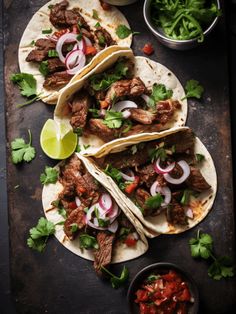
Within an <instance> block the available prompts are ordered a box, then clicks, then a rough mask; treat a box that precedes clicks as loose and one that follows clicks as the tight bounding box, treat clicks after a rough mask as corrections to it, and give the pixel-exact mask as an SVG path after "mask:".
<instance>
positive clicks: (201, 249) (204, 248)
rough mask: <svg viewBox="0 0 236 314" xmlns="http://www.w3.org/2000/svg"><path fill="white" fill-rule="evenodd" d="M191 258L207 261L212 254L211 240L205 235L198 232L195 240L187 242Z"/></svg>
mask: <svg viewBox="0 0 236 314" xmlns="http://www.w3.org/2000/svg"><path fill="white" fill-rule="evenodd" d="M189 245H190V249H191V255H192V257H194V258H196V257H202V258H204V259H208V258H209V257H210V256H211V253H212V246H213V239H212V237H211V236H210V235H209V234H207V233H202V234H200V232H198V234H197V238H196V239H195V238H192V239H190V240H189Z"/></svg>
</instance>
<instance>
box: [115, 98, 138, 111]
mask: <svg viewBox="0 0 236 314" xmlns="http://www.w3.org/2000/svg"><path fill="white" fill-rule="evenodd" d="M126 108H138V106H137V105H136V103H135V102H133V101H131V100H122V101H118V102H117V103H116V104H115V105H113V106H112V108H111V110H113V111H118V112H121V111H122V110H124V109H126Z"/></svg>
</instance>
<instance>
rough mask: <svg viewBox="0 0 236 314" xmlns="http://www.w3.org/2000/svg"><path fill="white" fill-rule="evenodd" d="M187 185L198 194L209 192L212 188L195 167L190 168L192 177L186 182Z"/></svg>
mask: <svg viewBox="0 0 236 314" xmlns="http://www.w3.org/2000/svg"><path fill="white" fill-rule="evenodd" d="M186 184H187V186H188V187H189V188H190V189H192V190H194V191H197V192H202V191H205V190H208V189H210V187H211V186H210V185H209V184H208V183H207V182H206V180H205V178H204V177H203V175H202V174H201V172H200V170H199V169H197V168H194V167H190V175H189V177H188V179H187V180H186Z"/></svg>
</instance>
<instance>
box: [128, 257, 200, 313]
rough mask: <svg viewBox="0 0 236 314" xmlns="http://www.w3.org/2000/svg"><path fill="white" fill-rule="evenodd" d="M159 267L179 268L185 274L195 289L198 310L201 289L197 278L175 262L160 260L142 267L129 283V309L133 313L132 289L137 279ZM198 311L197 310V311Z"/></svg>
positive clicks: (195, 303)
mask: <svg viewBox="0 0 236 314" xmlns="http://www.w3.org/2000/svg"><path fill="white" fill-rule="evenodd" d="M158 268H160V269H161V268H169V269H175V270H177V272H179V273H180V274H183V276H184V277H185V278H186V281H187V282H189V283H190V284H191V286H192V287H193V289H192V290H194V291H193V292H194V295H193V296H194V306H195V308H196V309H195V310H196V311H198V308H199V291H198V287H197V284H196V282H195V280H194V279H193V277H192V276H191V275H190V274H189V273H188V272H186V271H185V270H183V269H182V268H181V267H179V266H178V265H176V264H174V263H168V262H159V263H154V264H151V265H148V266H146V267H144V268H142V269H141V270H140V271H139V272H138V273H137V274H136V275H135V276H134V278H133V279H132V281H131V283H130V285H129V289H128V292H127V301H128V304H129V311H130V313H131V302H132V295H131V293H132V290H133V289H134V286H135V283H136V281H138V280H139V279H140V277H141V276H142V275H144V273H148V272H149V271H151V270H155V269H156V270H158ZM196 313H197V312H196Z"/></svg>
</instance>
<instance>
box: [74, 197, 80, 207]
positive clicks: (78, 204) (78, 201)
mask: <svg viewBox="0 0 236 314" xmlns="http://www.w3.org/2000/svg"><path fill="white" fill-rule="evenodd" d="M75 203H76V205H77V206H78V207H80V205H81V200H80V199H79V198H78V196H76V197H75Z"/></svg>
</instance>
